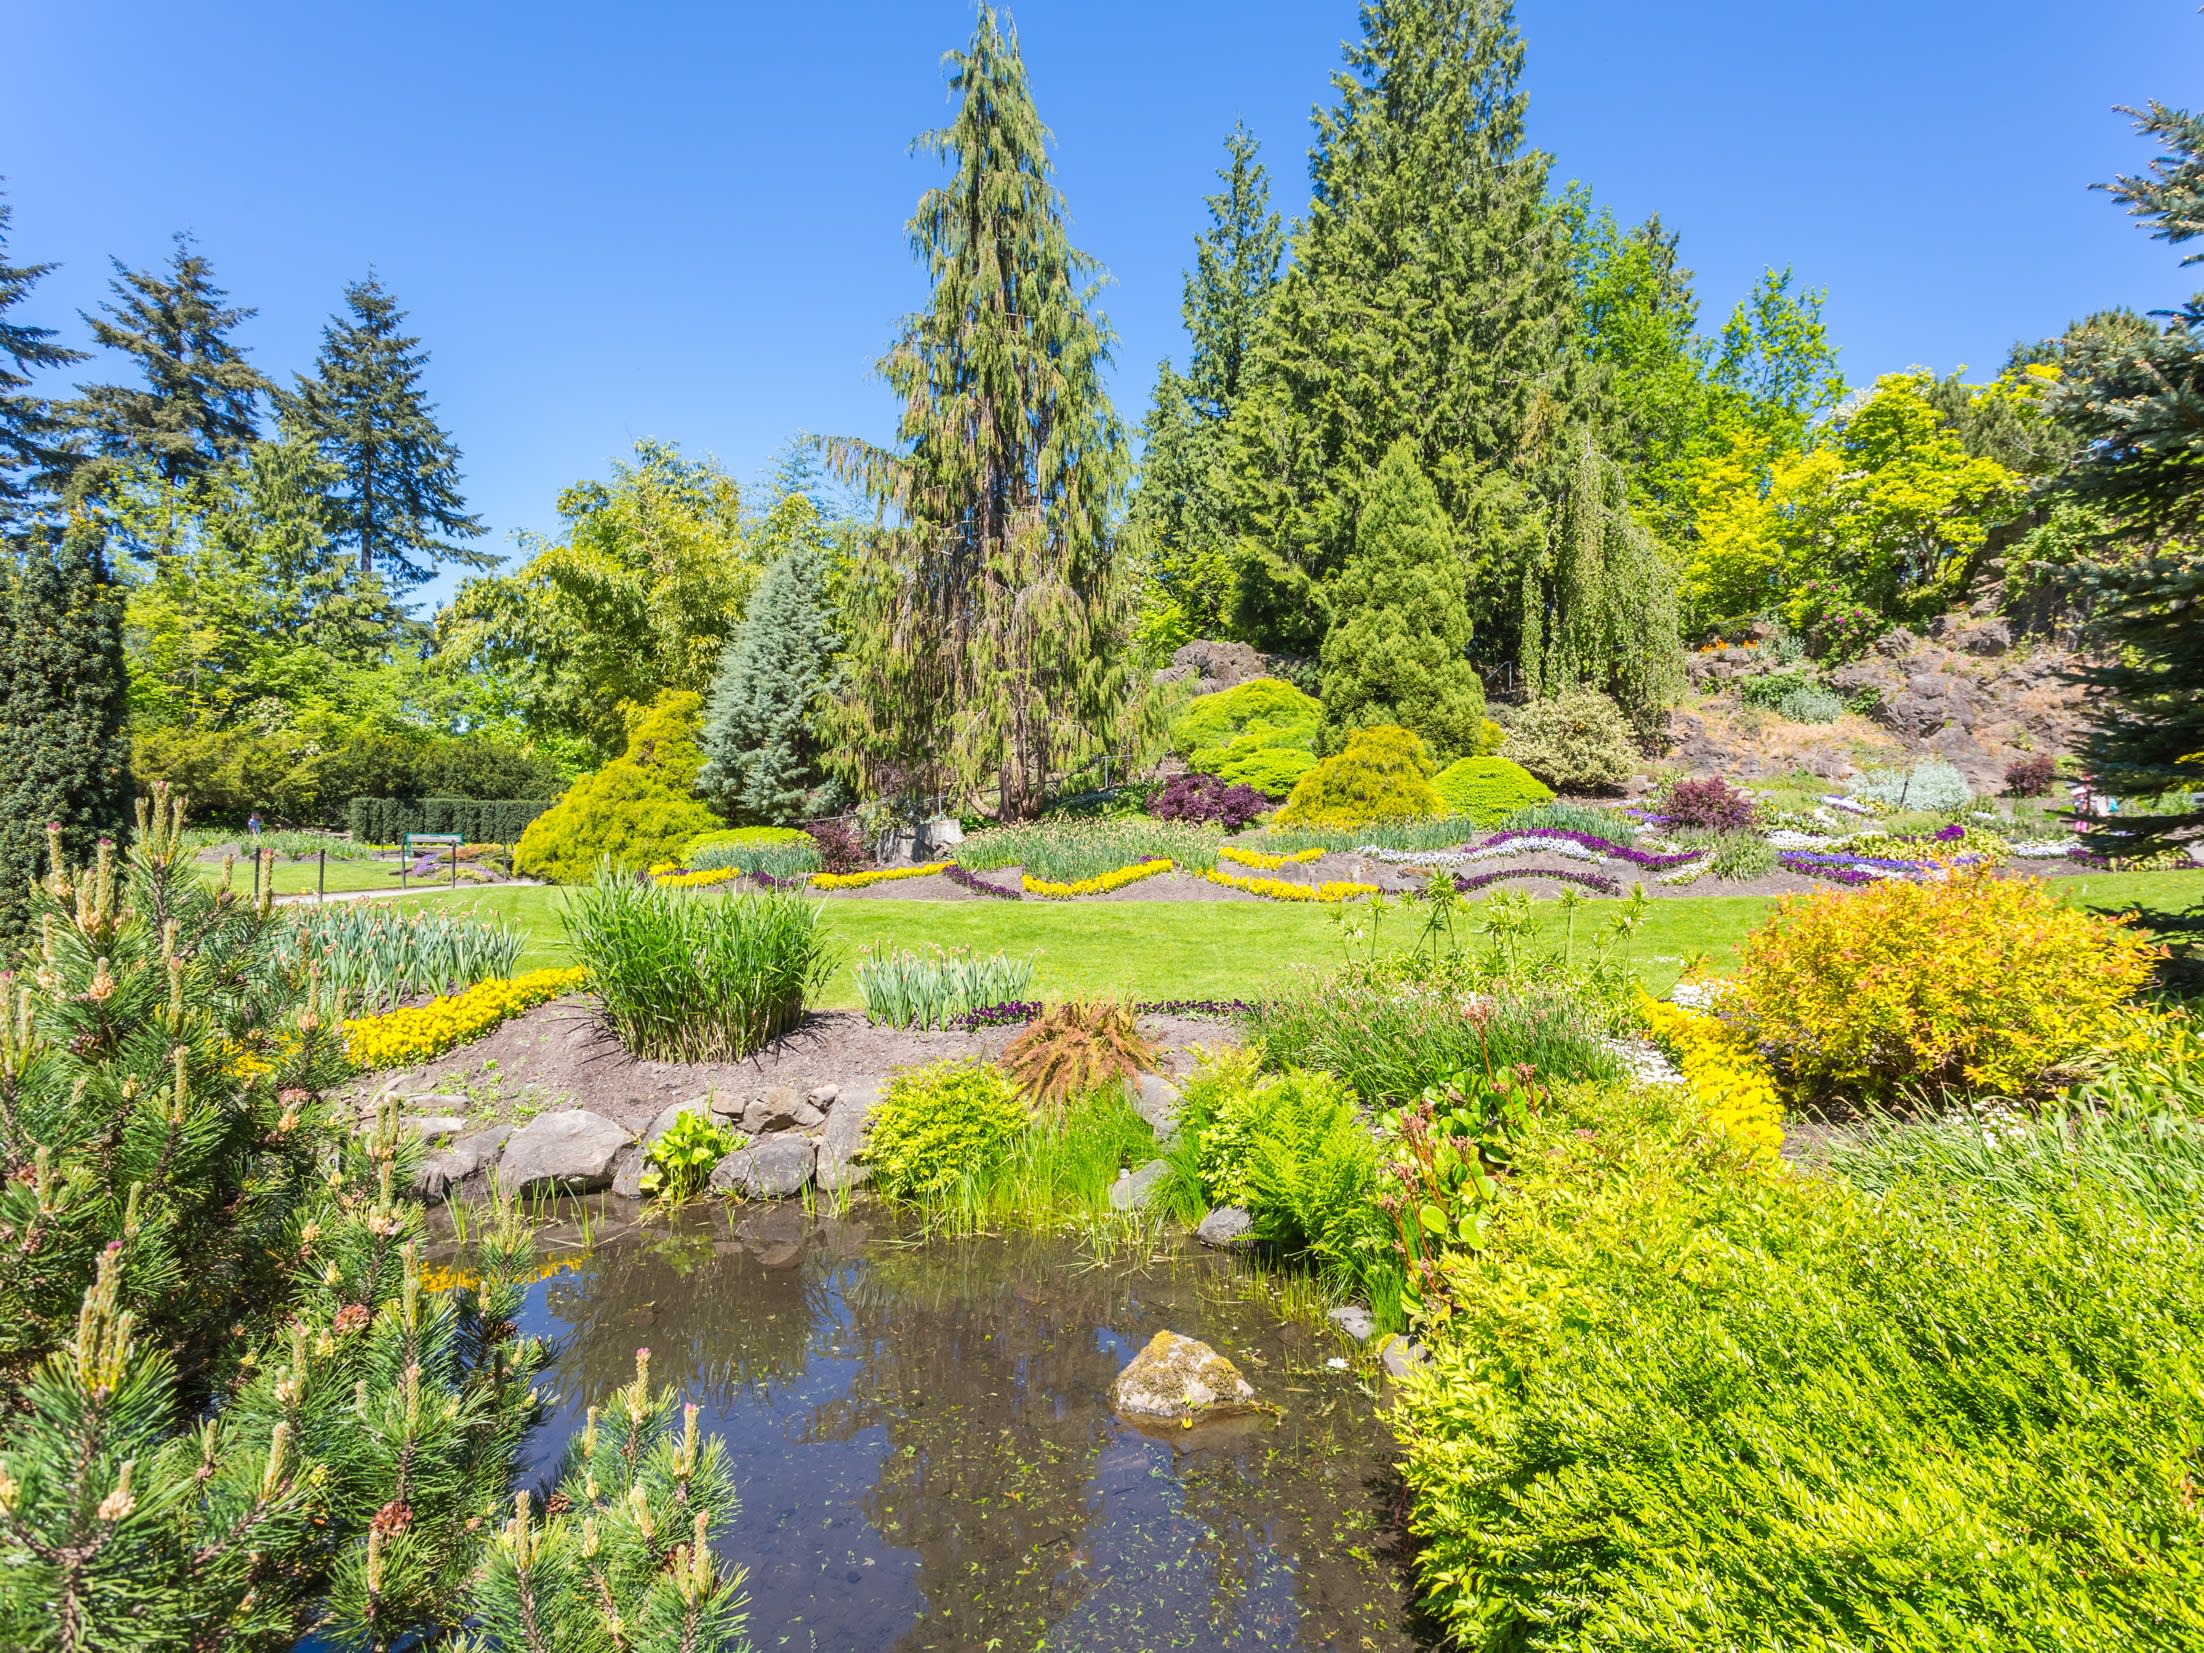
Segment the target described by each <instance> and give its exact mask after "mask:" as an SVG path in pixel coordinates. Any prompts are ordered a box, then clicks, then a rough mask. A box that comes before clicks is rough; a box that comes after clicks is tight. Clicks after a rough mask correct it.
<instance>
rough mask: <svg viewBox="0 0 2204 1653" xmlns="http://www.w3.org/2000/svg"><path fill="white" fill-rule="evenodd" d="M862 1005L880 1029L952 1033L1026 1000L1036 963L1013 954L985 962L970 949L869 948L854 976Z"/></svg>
mask: <svg viewBox="0 0 2204 1653" xmlns="http://www.w3.org/2000/svg"><path fill="white" fill-rule="evenodd" d="M852 974H853V975H854V976H855V977H856V982H857V1001H858V1003H859V1004H861V1005H863V1006H864V1007H865V1020H866V1021H868V1022H870V1023H872V1025H873V1026H875V1027H916V1028H926V1029H938V1028H945V1027H948V1026H949V1025H950V1024H951V1023H952V1022H954V1021H955V1020H956V1019H957V1018H958V1017H959V1016H962V1015H964V1014H965V1013H967V1012H968V1011H972V1010H977V1009H980V1008H981V1007H982V1006H985V1005H992V1004H1002V1003H1004V1002H1006V1001H1008V1000H1012V999H1016V998H1018V997H1019V996H1021V995H1022V994H1023V993H1024V992H1025V990H1026V988H1027V986H1028V985H1029V984H1030V983H1031V982H1032V980H1033V961H1032V960H1031V959H1014V958H1012V957H1010V956H1009V955H1008V954H1007V953H994V954H990V955H989V956H988V957H986V958H982V957H980V956H979V955H978V954H976V953H974V952H973V951H972V949H971V948H969V947H957V948H949V949H944V948H941V947H928V948H927V949H926V950H925V951H924V952H912V951H911V950H910V949H909V948H903V947H899V948H897V949H896V950H895V951H893V952H877V951H875V950H874V949H873V948H870V947H866V948H864V949H862V950H861V951H860V953H859V955H858V959H857V966H856V969H855V970H854V971H853V972H852Z"/></svg>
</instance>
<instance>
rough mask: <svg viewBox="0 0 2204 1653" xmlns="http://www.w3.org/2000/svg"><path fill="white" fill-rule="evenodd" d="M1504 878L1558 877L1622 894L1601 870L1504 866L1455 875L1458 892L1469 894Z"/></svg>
mask: <svg viewBox="0 0 2204 1653" xmlns="http://www.w3.org/2000/svg"><path fill="white" fill-rule="evenodd" d="M1503 878H1558V879H1559V880H1561V882H1562V883H1564V884H1581V885H1583V886H1584V888H1586V889H1588V890H1592V891H1594V892H1596V893H1597V894H1600V895H1620V894H1622V886H1621V885H1620V884H1618V883H1616V882H1615V881H1614V880H1613V879H1612V878H1609V877H1608V876H1607V875H1606V874H1605V873H1599V872H1569V871H1566V870H1564V869H1562V868H1558V867H1502V868H1501V869H1500V870H1499V871H1498V872H1480V873H1475V874H1471V873H1461V872H1458V873H1456V874H1455V875H1454V888H1455V890H1456V892H1457V893H1459V894H1462V895H1468V894H1469V893H1470V892H1471V891H1472V890H1481V889H1483V888H1484V887H1485V886H1486V885H1487V884H1497V883H1499V882H1500V880H1501V879H1503Z"/></svg>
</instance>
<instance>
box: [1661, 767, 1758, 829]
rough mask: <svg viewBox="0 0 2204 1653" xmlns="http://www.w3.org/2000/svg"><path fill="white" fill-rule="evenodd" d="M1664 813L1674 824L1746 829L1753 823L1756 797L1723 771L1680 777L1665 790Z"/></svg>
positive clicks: (1662, 796) (1662, 795) (1662, 804)
mask: <svg viewBox="0 0 2204 1653" xmlns="http://www.w3.org/2000/svg"><path fill="white" fill-rule="evenodd" d="M1661 813H1662V814H1663V815H1666V816H1667V817H1668V819H1669V821H1670V823H1671V824H1672V825H1675V826H1681V827H1704V828H1706V829H1708V830H1710V831H1714V832H1742V831H1744V830H1745V829H1746V828H1747V827H1749V826H1751V825H1752V817H1753V800H1752V797H1751V795H1750V794H1748V793H1744V792H1740V791H1738V790H1737V788H1736V787H1734V786H1732V785H1730V783H1729V782H1728V781H1725V780H1724V779H1722V777H1721V776H1719V775H1708V776H1706V777H1705V778H1703V779H1700V780H1691V781H1676V782H1674V783H1672V784H1671V785H1670V786H1669V789H1668V790H1667V791H1666V792H1664V793H1662V794H1661Z"/></svg>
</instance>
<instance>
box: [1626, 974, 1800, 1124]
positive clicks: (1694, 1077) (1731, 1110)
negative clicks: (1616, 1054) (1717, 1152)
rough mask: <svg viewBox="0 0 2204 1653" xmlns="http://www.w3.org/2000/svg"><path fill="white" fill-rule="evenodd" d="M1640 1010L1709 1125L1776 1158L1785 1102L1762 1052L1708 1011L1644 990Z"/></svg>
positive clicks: (1655, 1040)
mask: <svg viewBox="0 0 2204 1653" xmlns="http://www.w3.org/2000/svg"><path fill="white" fill-rule="evenodd" d="M1638 1012H1639V1014H1640V1016H1642V1017H1643V1018H1644V1021H1645V1026H1646V1031H1647V1032H1648V1033H1650V1034H1651V1035H1652V1036H1653V1042H1654V1043H1655V1044H1657V1045H1659V1046H1660V1047H1661V1048H1662V1049H1663V1050H1666V1051H1667V1052H1668V1054H1669V1055H1670V1056H1672V1057H1674V1058H1675V1059H1676V1068H1677V1071H1678V1072H1680V1073H1681V1074H1683V1076H1684V1084H1685V1086H1686V1087H1688V1088H1689V1090H1690V1091H1691V1099H1692V1100H1693V1101H1694V1102H1696V1103H1698V1105H1699V1106H1700V1107H1701V1108H1703V1109H1705V1110H1706V1120H1707V1124H1708V1125H1709V1126H1711V1127H1712V1128H1713V1129H1714V1130H1715V1131H1717V1132H1718V1133H1720V1134H1721V1136H1722V1137H1724V1138H1725V1139H1726V1140H1727V1141H1729V1142H1730V1143H1731V1144H1732V1145H1734V1146H1735V1147H1737V1148H1739V1149H1741V1150H1743V1151H1744V1152H1745V1153H1746V1154H1748V1155H1751V1156H1753V1157H1755V1158H1760V1159H1767V1158H1772V1157H1773V1156H1774V1155H1775V1153H1776V1152H1777V1151H1778V1150H1779V1149H1781V1148H1782V1146H1783V1103H1782V1100H1781V1099H1780V1098H1779V1097H1778V1096H1777V1094H1776V1086H1775V1076H1774V1075H1773V1074H1771V1073H1770V1072H1769V1071H1768V1064H1767V1063H1766V1062H1764V1061H1762V1060H1761V1057H1760V1052H1758V1051H1757V1050H1755V1049H1753V1047H1752V1046H1751V1044H1749V1043H1748V1042H1747V1041H1746V1040H1745V1039H1744V1038H1743V1037H1742V1036H1741V1035H1739V1033H1738V1032H1737V1030H1736V1029H1735V1028H1733V1027H1731V1026H1730V1025H1729V1024H1728V1023H1727V1022H1724V1021H1723V1020H1722V1019H1721V1018H1720V1017H1719V1016H1709V1015H1707V1014H1706V1013H1705V1012H1704V1011H1698V1010H1686V1009H1685V1008H1684V1007H1683V1006H1682V1005H1679V1004H1670V1003H1668V1002H1667V1001H1666V1000H1665V999H1655V998H1650V997H1646V996H1644V995H1642V994H1641V996H1640V998H1639V1001H1638Z"/></svg>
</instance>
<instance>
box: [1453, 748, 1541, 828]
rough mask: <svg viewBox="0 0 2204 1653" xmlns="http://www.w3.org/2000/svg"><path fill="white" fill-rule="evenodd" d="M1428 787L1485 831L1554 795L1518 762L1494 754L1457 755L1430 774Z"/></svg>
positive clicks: (1454, 811)
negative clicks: (1432, 774)
mask: <svg viewBox="0 0 2204 1653" xmlns="http://www.w3.org/2000/svg"><path fill="white" fill-rule="evenodd" d="M1495 727H1496V728H1497V727H1498V726H1497V725H1495ZM1431 790H1432V791H1434V792H1436V793H1437V794H1438V795H1439V801H1440V802H1441V803H1443V804H1445V805H1446V807H1447V809H1448V811H1449V812H1451V813H1453V814H1456V815H1467V816H1468V817H1469V818H1470V819H1471V820H1473V821H1475V822H1476V823H1477V824H1478V825H1479V826H1481V827H1484V828H1486V829H1487V830H1490V829H1491V828H1493V827H1496V826H1498V825H1500V823H1501V822H1503V821H1505V820H1506V819H1507V818H1508V817H1509V816H1510V815H1513V814H1514V813H1515V812H1516V811H1517V810H1519V809H1528V808H1530V807H1531V806H1532V805H1533V804H1543V803H1551V802H1552V801H1553V795H1554V793H1553V788H1552V787H1550V786H1548V785H1547V784H1546V783H1545V782H1544V781H1542V780H1540V779H1539V778H1538V777H1537V776H1536V775H1534V774H1532V773H1531V772H1530V771H1529V770H1528V769H1525V768H1524V767H1523V766H1522V765H1521V764H1519V763H1515V762H1513V761H1511V760H1510V759H1507V758H1494V757H1482V758H1456V759H1455V760H1454V761H1453V762H1452V763H1450V764H1448V765H1447V766H1446V767H1445V768H1444V769H1442V770H1440V771H1439V772H1438V773H1437V774H1436V775H1434V776H1432V777H1431Z"/></svg>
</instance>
